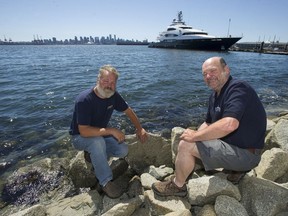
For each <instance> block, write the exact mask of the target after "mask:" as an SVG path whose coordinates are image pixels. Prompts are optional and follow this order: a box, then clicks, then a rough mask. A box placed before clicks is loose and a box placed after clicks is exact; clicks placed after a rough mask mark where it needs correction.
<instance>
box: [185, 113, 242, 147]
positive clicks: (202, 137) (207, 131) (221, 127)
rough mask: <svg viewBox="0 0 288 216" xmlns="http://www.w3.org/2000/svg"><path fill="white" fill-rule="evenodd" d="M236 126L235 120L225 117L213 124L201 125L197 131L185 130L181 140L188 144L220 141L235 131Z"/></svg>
mask: <svg viewBox="0 0 288 216" xmlns="http://www.w3.org/2000/svg"><path fill="white" fill-rule="evenodd" d="M238 125H239V122H238V120H237V119H235V118H230V117H225V118H223V119H220V120H218V121H217V122H214V123H213V124H209V125H208V124H207V123H203V124H202V125H201V126H200V127H199V129H198V130H197V131H194V130H189V129H187V130H186V131H185V132H184V133H183V135H182V138H183V139H185V140H186V141H189V142H196V141H206V140H213V139H220V138H222V137H225V136H227V135H228V134H230V133H231V132H233V131H234V130H236V129H237V128H238Z"/></svg>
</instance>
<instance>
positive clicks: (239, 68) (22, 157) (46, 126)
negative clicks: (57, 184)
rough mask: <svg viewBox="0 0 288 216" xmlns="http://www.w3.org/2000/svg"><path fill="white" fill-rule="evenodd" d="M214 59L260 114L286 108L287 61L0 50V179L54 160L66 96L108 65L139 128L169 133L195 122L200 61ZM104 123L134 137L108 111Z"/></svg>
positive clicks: (125, 51)
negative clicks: (243, 85) (248, 88)
mask: <svg viewBox="0 0 288 216" xmlns="http://www.w3.org/2000/svg"><path fill="white" fill-rule="evenodd" d="M215 55H218V56H222V57H224V58H225V59H226V61H227V63H228V64H229V66H230V68H231V74H232V76H233V77H235V78H239V79H244V80H247V81H248V82H249V83H250V84H251V85H252V86H253V87H254V88H255V89H256V91H257V93H258V94H259V96H260V98H261V100H262V102H263V104H264V106H265V109H266V111H267V114H268V115H276V114H277V113H279V112H281V111H283V110H287V109H288V103H287V101H288V56H281V55H268V54H257V53H243V52H225V53H223V52H204V51H188V50H169V49H151V48H148V47H146V46H116V45H115V46H114V45H112V46H93V45H91V46H88V45H87V46H80V45H78V46H0V88H1V91H0V104H1V106H0V175H3V174H5V173H7V172H11V171H13V170H15V169H16V168H17V167H19V166H21V165H23V164H25V163H28V162H29V161H30V162H31V161H33V160H37V159H38V158H44V157H50V156H61V155H59V154H61V152H62V151H61V150H60V149H62V150H63V148H66V147H67V145H69V142H70V141H69V135H68V128H69V125H70V121H71V116H72V111H73V106H74V99H75V97H76V96H77V94H78V93H79V92H81V91H82V90H84V89H86V88H90V87H92V86H94V85H95V82H96V76H97V74H98V69H99V67H100V66H102V65H104V64H112V65H113V66H115V67H116V68H117V69H118V70H119V72H120V77H119V80H118V86H117V89H118V91H119V92H120V93H121V94H122V95H123V97H124V98H125V99H126V100H127V102H128V104H129V105H130V106H131V107H132V108H133V109H134V110H135V112H136V113H137V115H138V117H139V118H140V120H141V122H142V124H143V127H144V128H145V129H146V130H147V131H148V132H152V133H160V134H162V135H163V136H168V137H169V136H170V132H171V129H172V128H173V127H175V126H181V127H188V126H191V125H194V126H195V125H198V124H199V123H201V122H202V121H203V119H204V117H205V113H206V105H207V99H208V96H209V94H210V92H211V90H210V89H208V88H207V86H206V85H205V83H204V81H203V78H202V75H201V65H202V63H203V61H204V60H205V59H207V58H209V57H212V56H215ZM111 125H112V126H115V127H118V128H120V129H123V130H125V131H126V134H132V133H134V128H133V127H132V126H131V125H130V123H129V120H128V119H127V118H126V117H125V116H123V115H122V114H121V113H116V112H115V113H114V115H113V116H112V120H111Z"/></svg>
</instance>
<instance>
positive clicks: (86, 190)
mask: <svg viewBox="0 0 288 216" xmlns="http://www.w3.org/2000/svg"><path fill="white" fill-rule="evenodd" d="M183 130H184V129H183V128H180V127H175V128H173V130H172V133H171V139H165V138H163V137H161V136H160V135H157V134H150V136H149V140H148V142H147V143H145V144H141V143H140V142H138V141H137V139H136V137H135V135H128V136H126V142H127V143H128V144H129V154H128V156H127V158H126V161H127V162H128V164H129V167H128V169H127V171H126V172H124V173H121V175H120V176H119V177H117V178H116V179H115V181H116V182H117V184H119V185H120V186H121V187H123V188H125V189H126V192H125V193H124V194H123V195H122V196H121V197H120V198H118V199H110V198H109V197H107V196H105V195H104V194H103V193H102V192H101V189H100V188H99V187H98V186H97V180H96V178H95V176H94V174H93V172H92V170H91V164H89V163H87V162H86V161H85V160H84V156H83V152H78V151H76V150H74V149H73V148H72V147H71V144H70V142H67V143H66V144H65V146H63V148H67V151H66V153H65V156H63V157H62V158H45V159H42V160H39V161H36V162H34V163H33V164H31V165H27V166H25V167H21V168H20V169H18V170H16V171H15V172H14V173H13V174H11V175H10V176H9V177H8V178H7V181H6V182H5V185H3V186H1V188H3V191H2V197H1V198H2V200H3V201H2V203H0V207H1V210H0V215H11V216H16V215H17V216H24V215H25V216H26V215H27V216H28V215H29V216H30V215H37V216H44V215H45V216H46V215H51V216H54V215H57V216H59V215H63V216H64V215H67V216H68V215H69V216H70V215H106V216H108V215H113V216H122V215H123V216H124V215H125V216H129V215H132V216H138V215H140V216H142V215H143V216H144V215H145V216H146V215H167V216H177V215H179V216H180V215H184V216H185V215H187V216H188V215H196V216H204V215H211V216H213V215H221V216H223V215H224V216H225V215H227V216H228V215H229V216H231V215H243V216H244V215H247V216H248V215H257V216H258V215H259V216H260V215H261V216H272V215H273V216H275V215H277V216H284V215H288V199H287V198H288V112H283V113H281V114H280V115H279V117H277V118H273V119H268V124H267V135H266V139H265V142H266V145H265V149H264V150H263V153H262V159H261V162H260V163H259V165H258V166H257V167H256V168H255V169H253V170H251V171H250V172H249V173H248V174H247V175H246V176H245V177H244V179H243V180H241V182H240V183H239V184H238V185H233V184H232V183H231V182H229V181H227V180H226V176H227V174H225V173H223V172H222V171H221V170H215V172H209V173H208V172H205V171H204V170H203V167H202V166H201V165H200V164H199V165H198V166H197V168H196V171H195V172H194V174H193V175H192V176H191V177H190V179H189V181H188V183H187V187H188V195H187V197H185V198H179V197H167V198H163V197H158V196H157V195H154V193H153V191H152V190H151V185H152V184H153V183H154V182H156V181H160V180H163V179H165V178H169V177H170V176H171V175H173V173H174V160H175V155H176V154H177V145H178V143H179V136H180V134H181V133H182V132H183ZM120 166H121V160H118V159H114V160H111V167H112V170H113V172H117V169H118V170H119V167H120Z"/></svg>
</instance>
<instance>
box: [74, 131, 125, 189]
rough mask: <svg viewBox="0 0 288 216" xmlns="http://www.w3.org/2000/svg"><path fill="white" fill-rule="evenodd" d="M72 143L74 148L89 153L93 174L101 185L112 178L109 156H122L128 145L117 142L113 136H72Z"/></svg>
mask: <svg viewBox="0 0 288 216" xmlns="http://www.w3.org/2000/svg"><path fill="white" fill-rule="evenodd" d="M72 145H73V146H74V148H75V149H78V150H83V151H87V152H89V153H90V158H91V162H92V165H93V167H94V172H95V175H96V177H97V179H98V181H99V184H100V185H101V186H105V185H106V184H107V182H109V181H111V180H112V179H113V174H112V170H111V168H110V166H109V163H108V160H109V158H110V157H120V158H123V157H125V156H126V155H127V154H128V145H127V144H126V143H118V141H117V140H116V139H115V138H114V137H113V136H109V137H81V136H80V135H74V136H72Z"/></svg>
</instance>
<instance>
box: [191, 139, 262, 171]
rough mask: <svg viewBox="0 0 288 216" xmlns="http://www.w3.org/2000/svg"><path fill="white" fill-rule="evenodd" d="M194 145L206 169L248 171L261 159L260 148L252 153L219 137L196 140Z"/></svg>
mask: <svg viewBox="0 0 288 216" xmlns="http://www.w3.org/2000/svg"><path fill="white" fill-rule="evenodd" d="M196 145H197V148H198V151H199V154H200V157H201V160H202V163H203V165H204V167H205V170H207V171H208V170H213V169H216V168H224V169H227V170H233V171H249V170H251V169H253V168H254V167H256V166H257V165H258V164H259V162H260V160H261V149H256V150H255V154H254V153H251V152H250V151H249V150H247V149H241V148H238V147H237V146H234V145H230V144H228V143H226V142H224V141H222V140H220V139H217V140H209V141H203V142H196Z"/></svg>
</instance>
